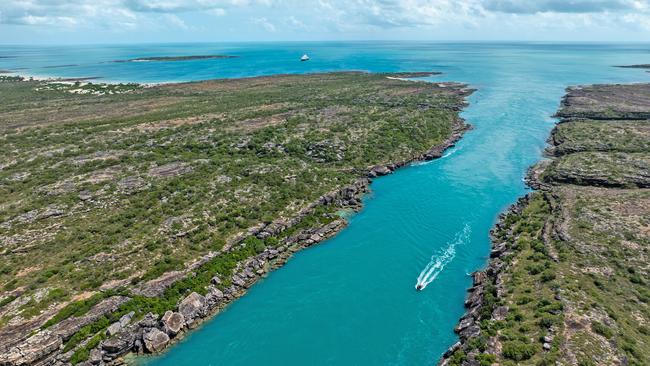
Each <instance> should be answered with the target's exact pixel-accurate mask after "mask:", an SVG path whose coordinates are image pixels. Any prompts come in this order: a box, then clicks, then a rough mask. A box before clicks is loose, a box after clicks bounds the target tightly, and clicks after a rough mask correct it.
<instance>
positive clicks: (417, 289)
mask: <svg viewBox="0 0 650 366" xmlns="http://www.w3.org/2000/svg"><path fill="white" fill-rule="evenodd" d="M423 289H424V286H422V285H421V284H419V283H418V284H417V285H415V291H422V290H423Z"/></svg>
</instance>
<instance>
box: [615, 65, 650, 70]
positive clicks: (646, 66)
mask: <svg viewBox="0 0 650 366" xmlns="http://www.w3.org/2000/svg"><path fill="white" fill-rule="evenodd" d="M616 67H620V68H624V69H650V64H640V65H621V66H616Z"/></svg>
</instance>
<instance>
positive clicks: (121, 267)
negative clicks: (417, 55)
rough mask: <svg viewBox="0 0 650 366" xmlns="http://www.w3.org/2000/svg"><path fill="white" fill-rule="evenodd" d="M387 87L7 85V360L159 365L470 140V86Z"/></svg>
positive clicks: (302, 81) (357, 77)
mask: <svg viewBox="0 0 650 366" xmlns="http://www.w3.org/2000/svg"><path fill="white" fill-rule="evenodd" d="M388 76H390V75H389V74H381V75H374V74H363V73H335V74H316V75H307V76H290V75H284V76H276V77H262V78H251V79H246V80H230V81H224V80H217V81H207V82H200V83H188V84H174V85H160V86H155V87H143V86H140V85H135V84H116V85H111V86H103V85H101V84H90V83H83V82H79V83H73V82H71V83H60V82H41V81H20V80H14V79H7V80H5V81H4V82H3V83H0V87H4V88H8V89H9V91H11V92H10V93H7V95H10V96H11V98H9V99H7V100H4V101H3V102H4V103H7V105H11V106H13V107H12V108H7V109H5V110H3V111H4V112H3V113H2V114H0V120H1V121H3V122H6V123H4V124H3V125H2V126H1V128H2V129H3V131H4V133H5V137H4V138H5V142H6V144H3V145H2V147H3V148H6V149H7V151H6V152H7V154H4V156H5V157H7V159H5V160H3V161H2V162H1V163H0V164H1V165H0V166H1V170H0V174H1V178H2V179H3V184H6V187H9V189H11V192H13V194H14V197H13V198H12V199H16V200H20V201H18V203H16V205H17V206H15V207H9V206H2V208H3V210H4V211H2V215H3V216H2V219H1V220H0V221H2V223H1V224H0V229H1V230H2V231H0V235H2V239H3V243H5V246H4V247H3V250H4V252H3V255H5V256H6V257H7V258H8V259H9V260H10V261H11V263H13V265H14V269H11V270H10V271H9V272H5V271H4V270H3V272H2V276H4V277H2V281H3V282H2V284H3V286H4V290H3V292H2V297H1V299H2V300H1V301H2V304H1V305H0V317H1V318H2V323H0V324H1V326H0V349H2V358H1V361H2V362H3V363H4V364H9V365H14V364H69V363H72V364H79V363H86V364H88V363H90V364H93V365H97V364H106V363H119V362H121V361H120V357H121V356H122V355H124V354H126V353H130V352H143V353H155V352H160V351H161V350H163V349H164V348H166V347H167V346H168V345H169V344H170V343H173V342H175V341H176V340H178V339H180V338H182V336H183V335H184V334H185V333H186V332H187V331H188V330H190V329H192V328H194V327H196V325H198V324H200V323H201V322H202V321H203V320H205V319H207V318H209V317H210V316H211V315H213V314H215V313H217V312H218V311H219V310H220V309H222V308H223V307H225V306H227V304H229V303H231V302H232V301H234V300H235V299H236V298H238V297H239V296H241V295H243V294H244V293H245V292H246V290H247V288H249V287H250V286H251V285H252V284H253V283H255V282H256V281H257V280H259V279H260V278H262V277H263V276H265V275H266V274H267V273H268V272H269V271H271V270H272V269H274V268H277V267H279V266H281V265H282V264H283V263H285V262H286V260H288V258H289V257H290V256H291V253H293V252H295V251H297V250H300V249H302V248H305V247H309V246H311V245H314V244H316V243H319V242H321V241H323V240H325V239H327V238H329V237H331V236H332V235H334V234H335V233H337V232H338V231H339V230H341V229H342V228H343V227H344V226H345V225H346V220H345V218H344V217H345V215H342V214H341V211H342V210H343V211H354V210H358V209H360V207H361V197H362V196H363V194H364V193H365V192H366V191H367V190H368V185H369V182H370V179H372V178H374V177H377V176H381V175H386V174H390V173H391V172H392V171H394V170H395V169H397V168H399V167H401V166H404V165H406V164H407V163H408V162H410V161H414V160H429V159H433V158H436V157H439V156H440V155H441V153H442V151H443V150H444V149H445V148H446V147H449V146H452V145H453V143H454V142H455V141H457V140H458V139H459V138H460V136H461V135H462V133H463V132H464V131H466V129H467V128H468V126H467V125H466V124H465V123H464V121H463V120H462V119H461V118H459V116H458V111H459V110H460V109H461V108H462V107H463V105H464V103H465V102H464V98H465V97H466V96H467V95H469V94H470V93H471V92H472V91H471V90H470V89H467V88H466V87H465V86H464V85H461V84H454V83H438V84H430V83H423V82H409V81H403V80H395V79H389V78H387V77H388ZM29 98H32V99H31V101H30V102H29V103H27V104H24V103H25V101H26V100H28V101H29V100H30V99H29ZM16 105H21V108H23V109H21V108H18V107H16ZM30 108H31V109H30ZM55 110H56V111H59V112H57V113H54V112H53V111H55ZM34 127H38V128H34ZM43 136H48V139H47V140H46V141H48V144H49V145H48V144H45V146H44V145H43V144H42V143H41V145H40V146H36V145H35V141H41V142H42V141H43V139H41V138H42V137H43ZM58 136H59V137H58ZM67 141H80V143H79V144H78V145H76V146H70V145H69V144H68V145H66V144H67ZM432 147H433V148H432ZM9 152H11V153H9ZM34 156H35V157H36V159H31V158H32V157H34ZM30 164H31V165H30ZM24 187H30V188H32V189H31V190H29V191H27V190H24ZM1 193H2V194H7V195H6V197H10V196H9V195H8V192H5V191H2V192H1ZM7 202H13V201H11V200H9V201H7ZM52 247H56V248H59V250H58V251H56V252H54V253H51V254H50V255H49V256H45V255H40V254H39V253H40V251H42V250H44V249H45V248H52ZM28 258H31V261H27V260H26V259H28ZM31 279H34V281H33V282H29V281H30V280H31Z"/></svg>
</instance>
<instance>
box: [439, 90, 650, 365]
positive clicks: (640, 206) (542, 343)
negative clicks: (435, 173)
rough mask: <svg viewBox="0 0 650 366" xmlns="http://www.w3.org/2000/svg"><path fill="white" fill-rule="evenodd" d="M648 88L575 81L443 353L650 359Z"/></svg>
mask: <svg viewBox="0 0 650 366" xmlns="http://www.w3.org/2000/svg"><path fill="white" fill-rule="evenodd" d="M649 91H650V85H648V84H634V85H590V86H583V87H574V88H569V89H568V93H567V95H566V97H565V98H564V100H563V102H562V106H561V108H560V110H559V112H558V116H559V117H561V121H560V123H559V124H558V125H557V126H556V127H555V129H554V130H553V131H552V133H551V137H550V139H549V141H550V143H551V146H550V147H549V148H548V151H547V152H548V157H549V159H548V160H545V161H543V162H541V163H540V164H538V165H536V166H535V167H533V168H532V169H531V170H530V174H529V177H528V181H529V184H530V185H531V186H533V187H534V188H537V189H538V191H537V192H534V193H531V194H529V195H528V196H526V197H525V198H522V199H521V200H520V201H519V202H518V203H517V204H516V205H514V206H513V207H512V208H511V209H510V210H509V211H508V212H506V213H505V214H503V215H502V216H501V219H500V221H499V223H498V225H497V226H496V227H495V228H494V230H493V231H492V233H491V234H492V239H493V248H492V253H491V256H490V257H491V259H490V262H489V266H488V268H487V269H486V270H484V271H480V272H477V273H475V274H474V286H473V287H472V288H471V289H470V292H469V296H468V299H467V301H466V307H467V309H468V310H467V312H466V314H465V316H463V318H462V319H461V321H460V323H459V325H458V326H457V328H456V331H457V332H458V333H459V335H460V339H461V340H460V342H458V343H457V344H455V345H454V346H453V347H452V348H450V350H449V351H448V352H447V353H446V354H445V356H444V357H443V360H442V361H441V362H440V364H441V365H448V366H449V365H491V364H495V363H496V364H500V365H594V366H595V365H638V366H641V365H648V364H650V357H649V355H650V307H649V306H648V303H649V302H650V287H649V283H648V270H649V266H648V263H650V261H649V258H648V254H649V250H650V229H649V228H650V226H649V225H650V190H649V189H648V187H650V143H649V141H650V120H649V119H648V118H650V114H649V113H650V92H649Z"/></svg>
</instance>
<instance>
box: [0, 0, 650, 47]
mask: <svg viewBox="0 0 650 366" xmlns="http://www.w3.org/2000/svg"><path fill="white" fill-rule="evenodd" d="M316 40H432V41H435V40H439V41H458V40H467V41H481V40H495V41H499V40H500V41H513V40H518V41H605V42H609V41H650V0H455V1H452V0H0V44H82V43H138V42H223V41H316Z"/></svg>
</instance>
